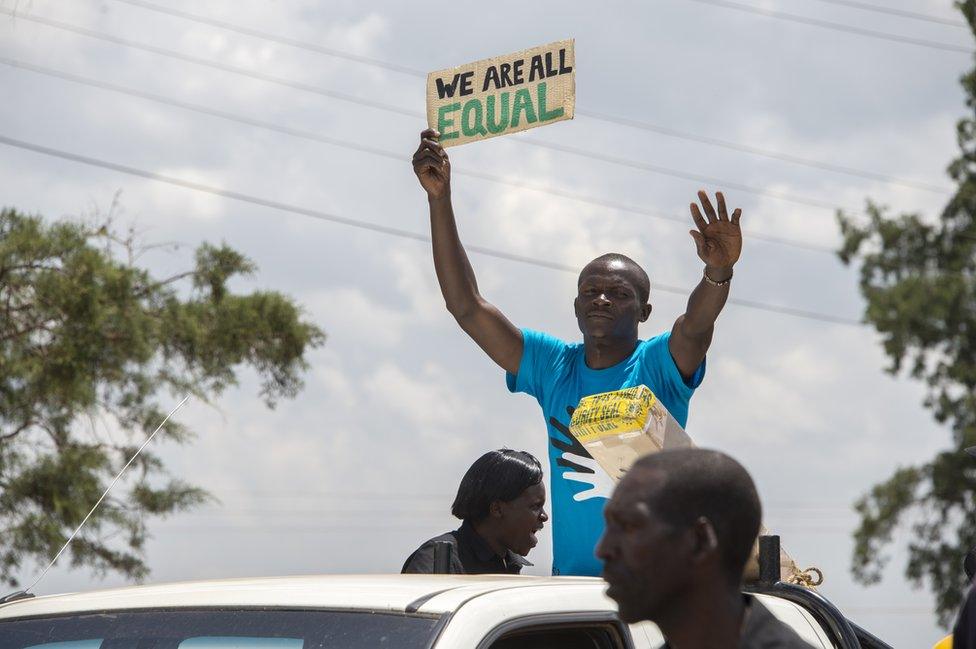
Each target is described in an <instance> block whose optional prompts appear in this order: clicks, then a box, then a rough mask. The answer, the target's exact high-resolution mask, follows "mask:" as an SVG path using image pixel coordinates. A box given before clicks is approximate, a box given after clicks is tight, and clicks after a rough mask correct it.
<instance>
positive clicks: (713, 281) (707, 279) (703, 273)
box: [702, 270, 732, 287]
mask: <svg viewBox="0 0 976 649" xmlns="http://www.w3.org/2000/svg"><path fill="white" fill-rule="evenodd" d="M702 277H704V278H705V281H706V282H708V283H709V284H711V285H712V286H719V287H722V286H728V285H729V283H730V282H731V281H732V271H729V276H728V278H727V279H724V280H722V281H721V282H716V281H715V280H714V279H712V278H711V277H709V276H708V272H707V271H705V270H702Z"/></svg>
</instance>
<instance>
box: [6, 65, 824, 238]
mask: <svg viewBox="0 0 976 649" xmlns="http://www.w3.org/2000/svg"><path fill="white" fill-rule="evenodd" d="M0 64H4V65H8V66H10V67H13V68H17V69H19V70H26V71H28V72H34V73H37V74H43V75H46V76H50V77H54V78H57V79H63V80H65V81H70V82H72V83H78V84H81V85H85V86H89V87H93V88H98V89H100V90H108V91H110V92H117V93H120V94H124V95H127V96H130V97H137V98H139V99H145V100H148V101H152V102H156V103H158V104H162V105H164V106H172V107H175V108H180V109H183V110H187V111H191V112H195V113H199V114H202V115H208V116H211V117H216V118H219V119H224V120H228V121H231V122H236V123H239V124H245V125H247V126H252V127H256V128H262V129H265V130H269V131H273V132H276V133H282V134H284V135H289V136H291V137H296V138H301V139H305V140H310V141H313V142H321V143H323V144H328V145H330V146H336V147H341V148H345V149H350V150H353V151H359V152H361V153H366V154H369V155H375V156H379V157H383V158H389V159H391V160H396V161H397V162H401V163H403V162H406V161H407V160H408V158H407V157H406V156H404V155H403V154H401V153H397V152H395V151H389V150H386V149H380V148H376V147H371V146H368V145H365V144H361V143H359V142H354V141H350V140H342V139H339V138H334V137H329V136H326V135H321V134H319V133H314V132H311V131H305V130H301V129H296V128H292V127H290V126H284V125H282V124H276V123H274V122H267V121H263V120H259V119H254V118H251V117H246V116H244V115H239V114H235V113H229V112H227V111H222V110H218V109H216V108H212V107H209V106H204V105H200V104H192V103H189V102H185V101H180V100H178V99H172V98H170V97H165V96H163V95H157V94H154V93H150V92H145V91H142V90H137V89H135V88H130V87H126V86H120V85H117V84H113V83H108V82H106V81H99V80H97V79H91V78H87V77H82V76H79V75H76V74H72V73H70V72H63V71H61V70H55V69H53V68H48V67H44V66H40V65H35V64H33V63H27V62H24V61H20V60H17V59H10V58H7V57H4V56H0ZM451 171H452V173H456V174H458V175H462V176H470V177H472V178H478V179H481V180H486V181H488V182H493V183H498V184H503V185H508V186H510V187H517V188H520V189H528V190H530V191H536V192H540V193H544V194H549V195H552V196H559V197H561V198H566V199H568V200H572V201H576V202H579V203H585V204H588V205H595V206H598V207H606V208H610V209H615V210H620V211H622V212H632V213H634V214H641V215H644V216H649V217H651V218H655V219H660V220H664V221H674V222H677V223H681V224H683V225H688V224H689V220H688V219H687V218H682V217H679V216H674V215H670V214H664V213H663V212H662V211H660V210H650V209H647V208H643V207H637V206H634V205H627V204H624V203H618V202H615V201H608V200H603V199H600V198H595V197H591V196H585V195H582V194H577V193H575V192H569V191H565V190H561V189H557V188H553V187H546V186H542V185H536V184H534V183H527V182H525V181H520V180H515V179H513V178H506V177H504V176H497V175H494V174H487V173H483V172H479V171H469V170H465V169H463V168H458V167H452V169H451ZM743 234H744V235H746V236H748V237H749V238H750V239H754V240H757V241H765V242H767V243H772V244H777V245H784V246H792V247H795V248H802V249H804V250H813V251H816V252H824V253H829V254H834V253H835V252H836V251H835V249H834V248H831V247H828V246H821V245H816V244H812V243H809V242H806V241H799V240H796V239H787V238H782V237H775V236H771V235H765V234H761V233H757V232H750V231H747V230H746V231H743Z"/></svg>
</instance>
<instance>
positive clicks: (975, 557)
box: [962, 547, 976, 581]
mask: <svg viewBox="0 0 976 649" xmlns="http://www.w3.org/2000/svg"><path fill="white" fill-rule="evenodd" d="M962 569H963V570H964V571H966V576H967V577H969V581H972V580H973V576H974V575H976V547H974V548H970V549H969V552H967V553H966V558H965V559H963V560H962Z"/></svg>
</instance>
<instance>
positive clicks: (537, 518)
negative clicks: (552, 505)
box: [498, 482, 549, 556]
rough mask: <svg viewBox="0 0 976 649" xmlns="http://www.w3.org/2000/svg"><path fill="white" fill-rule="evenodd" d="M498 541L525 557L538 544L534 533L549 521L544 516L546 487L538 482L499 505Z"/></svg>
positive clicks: (547, 517)
mask: <svg viewBox="0 0 976 649" xmlns="http://www.w3.org/2000/svg"><path fill="white" fill-rule="evenodd" d="M500 513H501V516H500V518H499V520H498V526H499V530H500V535H499V540H501V541H502V543H503V544H504V545H505V546H506V547H508V548H509V549H511V550H512V552H515V553H517V554H521V555H522V556H525V555H527V554H528V553H529V551H530V550H531V549H532V548H534V547H535V546H536V544H538V542H539V539H537V538H536V533H537V532H538V531H539V530H541V529H542V528H543V526H544V525H545V522H546V521H548V520H549V516H548V515H547V514H546V487H545V486H544V485H543V484H542V483H541V482H540V483H539V484H537V485H532V486H531V487H529V488H528V489H526V490H525V491H523V492H522V493H521V494H520V495H519V496H518V497H517V498H515V499H514V500H511V501H509V502H503V503H500Z"/></svg>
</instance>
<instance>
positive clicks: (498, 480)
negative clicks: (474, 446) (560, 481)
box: [451, 448, 542, 523]
mask: <svg viewBox="0 0 976 649" xmlns="http://www.w3.org/2000/svg"><path fill="white" fill-rule="evenodd" d="M540 482H542V465H541V464H539V460H537V459H536V458H535V456H534V455H532V454H531V453H526V452H525V451H513V450H512V449H509V448H502V449H498V450H497V451H488V452H487V453H485V454H484V455H482V456H481V457H479V458H478V459H477V460H475V462H474V464H472V465H471V468H469V469H468V471H467V473H465V474H464V477H463V478H461V484H460V485H458V491H457V496H456V497H455V498H454V504H453V505H451V513H452V514H454V515H455V516H457V517H458V518H460V519H461V520H463V521H468V522H470V523H477V522H479V521H482V520H484V519H485V518H487V517H488V513H489V512H490V509H491V504H492V503H493V502H495V501H496V500H500V501H502V502H508V501H511V500H515V499H516V498H518V497H519V496H520V495H521V494H522V492H523V491H525V490H526V489H528V488H529V487H533V486H535V485H537V484H539V483H540Z"/></svg>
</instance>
